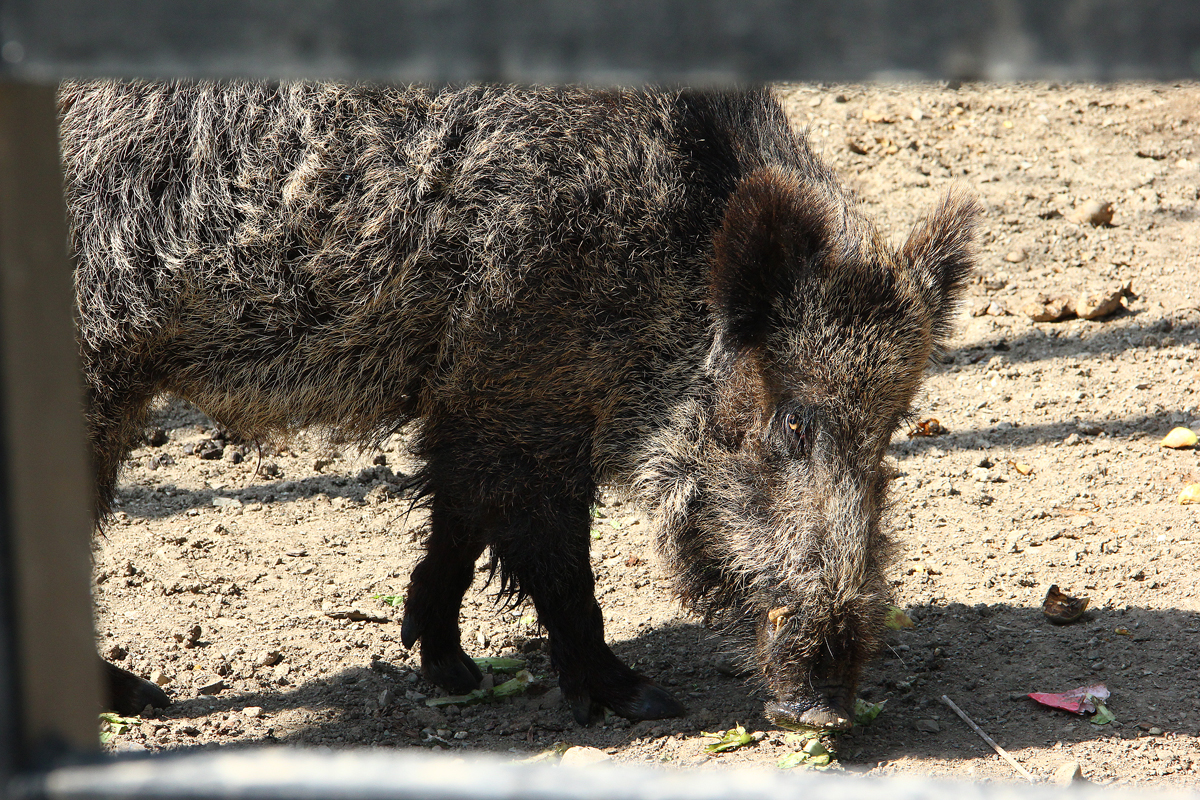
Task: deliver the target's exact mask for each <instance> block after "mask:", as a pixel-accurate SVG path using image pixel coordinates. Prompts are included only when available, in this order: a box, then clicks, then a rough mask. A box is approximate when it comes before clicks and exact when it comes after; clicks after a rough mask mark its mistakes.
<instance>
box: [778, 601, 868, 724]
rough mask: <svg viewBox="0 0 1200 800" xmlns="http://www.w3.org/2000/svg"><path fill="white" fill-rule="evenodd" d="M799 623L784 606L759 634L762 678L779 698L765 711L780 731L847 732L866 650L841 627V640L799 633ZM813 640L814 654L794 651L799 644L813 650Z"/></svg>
mask: <svg viewBox="0 0 1200 800" xmlns="http://www.w3.org/2000/svg"><path fill="white" fill-rule="evenodd" d="M798 622H799V620H795V619H793V612H792V609H790V608H788V607H786V606H780V607H776V608H772V609H771V610H769V611H768V612H767V616H766V625H765V626H764V629H763V630H762V632H761V634H760V635H761V636H762V637H763V639H765V640H766V642H763V644H766V648H764V649H765V650H766V652H765V653H763V655H764V656H765V658H764V659H763V662H764V663H763V666H764V677H765V678H766V682H767V684H768V685H769V686H770V688H771V689H772V690H773V692H774V693H775V696H776V698H777V699H776V700H775V701H773V702H769V703H767V705H766V708H765V709H764V713H765V714H766V716H767V718H768V719H770V720H771V721H772V722H773V723H775V724H776V725H779V726H780V727H783V728H818V729H822V730H829V731H844V730H848V729H849V728H850V727H851V726H852V725H853V724H854V713H853V708H854V697H855V692H856V691H857V689H858V677H859V671H860V666H861V664H862V663H863V662H864V661H865V660H866V658H869V653H867V652H865V651H867V650H869V649H870V648H869V647H864V646H863V645H864V644H865V642H861V641H859V642H858V643H857V645H856V644H855V639H856V638H857V637H854V636H852V635H851V636H847V635H846V634H848V633H849V631H847V630H845V629H842V630H841V631H840V632H841V634H842V635H841V636H838V635H834V636H823V637H822V636H812V633H813V632H812V631H801V630H799V628H800V627H801V625H799V624H797V623H798ZM847 639H848V641H847ZM760 641H761V640H760ZM814 641H815V642H820V644H819V645H817V647H819V650H817V652H812V650H811V649H809V648H808V647H801V650H802V651H804V650H807V651H808V654H807V656H806V655H803V654H802V652H796V651H795V650H793V648H795V647H796V644H797V642H807V643H809V644H810V646H811V644H812V643H813V642H814ZM789 651H791V652H789Z"/></svg>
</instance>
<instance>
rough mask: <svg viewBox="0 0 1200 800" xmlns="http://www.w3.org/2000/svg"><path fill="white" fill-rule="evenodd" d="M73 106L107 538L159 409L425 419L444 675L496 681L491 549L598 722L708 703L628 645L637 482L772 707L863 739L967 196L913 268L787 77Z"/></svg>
mask: <svg viewBox="0 0 1200 800" xmlns="http://www.w3.org/2000/svg"><path fill="white" fill-rule="evenodd" d="M60 99H61V108H62V113H63V123H62V143H63V159H64V164H65V168H66V174H67V201H68V207H69V210H70V214H71V220H72V231H73V243H74V247H75V250H76V253H77V255H78V260H79V263H78V268H77V272H76V289H77V293H78V300H79V327H80V330H79V338H80V348H81V352H82V355H83V362H84V369H85V373H86V378H87V383H88V392H89V394H88V423H89V434H90V439H91V443H92V450H93V454H94V461H95V466H96V471H97V501H96V505H97V513H98V517H99V518H101V519H102V518H103V517H104V515H106V514H107V513H108V511H109V509H110V503H111V499H112V496H113V492H114V488H115V483H116V478H117V473H118V469H119V466H120V463H121V461H122V460H123V459H124V457H125V456H126V455H127V454H128V452H129V448H130V447H131V445H132V442H133V441H134V440H135V437H136V436H137V434H138V433H139V432H140V430H141V426H142V424H143V420H144V415H145V411H146V408H147V405H148V404H149V402H150V401H151V400H152V399H153V398H154V397H155V396H156V395H158V394H160V393H163V392H169V393H172V394H175V395H178V396H180V397H184V398H186V399H188V400H191V401H192V402H194V403H195V404H196V405H198V406H199V407H200V408H201V409H203V410H204V411H205V412H206V413H208V414H209V415H210V416H212V417H213V418H214V419H216V420H217V421H218V422H220V423H221V424H223V425H225V426H227V427H228V428H230V429H232V430H235V431H237V432H238V433H240V434H242V435H244V436H247V437H254V438H260V439H261V438H267V437H274V436H285V435H287V434H288V433H289V432H291V431H294V430H297V429H300V428H305V427H311V426H319V427H324V428H326V429H328V430H330V431H332V432H333V433H335V434H336V435H338V436H340V437H343V438H348V439H351V440H357V441H360V442H364V443H368V442H371V441H373V440H375V439H377V438H379V437H381V436H383V435H386V434H388V433H390V432H392V431H395V430H398V429H399V428H401V427H403V426H405V425H407V424H409V423H412V422H416V423H417V425H418V428H417V435H416V437H415V441H414V444H413V447H414V451H415V452H416V453H417V454H419V455H420V456H422V458H423V459H424V463H425V466H424V468H423V471H422V473H421V475H420V485H421V490H422V492H423V494H424V496H425V497H426V500H427V502H428V504H429V506H430V513H431V522H430V524H431V532H430V536H429V540H428V542H427V553H426V556H425V558H424V559H423V560H422V562H421V563H420V564H419V565H418V566H417V568H416V569H415V570H414V573H413V577H412V586H411V587H410V591H409V594H408V601H407V606H406V611H405V622H404V626H403V638H404V640H405V642H406V643H407V644H409V645H412V644H413V643H415V642H416V641H418V640H419V641H420V643H421V652H422V661H423V664H424V667H425V670H426V672H427V674H429V675H430V677H431V678H433V679H434V680H435V681H437V682H438V683H440V684H442V685H444V686H446V687H448V688H451V689H455V690H458V689H465V688H473V686H474V685H475V684H476V682H477V680H478V677H479V676H478V672H477V670H476V669H475V667H474V665H473V663H472V662H471V660H470V659H469V658H467V656H466V654H465V653H464V652H463V651H462V649H461V646H460V644H459V631H458V621H457V618H458V608H459V605H460V603H461V599H462V595H463V593H464V592H465V591H466V589H467V588H468V586H469V584H470V578H471V574H472V565H473V564H474V562H475V560H476V559H477V558H478V557H479V556H480V555H481V553H482V552H483V551H484V550H485V549H487V550H489V551H490V554H491V557H492V559H493V563H494V564H495V565H496V566H497V568H498V570H499V572H500V575H501V580H502V586H503V587H504V589H505V590H506V591H508V592H511V593H515V594H517V595H524V596H528V597H530V598H531V599H532V601H533V603H534V605H535V607H536V608H537V610H538V614H539V619H540V620H541V622H542V624H543V625H545V627H546V628H547V631H548V632H549V636H550V642H551V657H552V661H553V663H554V665H555V666H556V667H557V669H558V670H559V673H560V681H561V683H562V686H563V689H564V693H565V694H566V696H567V698H568V699H569V700H570V702H571V704H572V707H573V709H574V711H575V714H576V717H577V718H579V719H580V720H583V721H586V720H587V719H588V718H589V717H590V716H591V715H594V714H595V713H596V712H597V711H598V710H599V709H600V708H601V707H608V708H611V709H613V710H614V711H617V712H618V713H621V714H623V715H625V716H628V717H632V718H650V717H657V716H664V715H669V714H676V713H680V711H681V710H682V709H681V707H680V706H679V705H678V703H677V702H676V701H675V700H674V699H673V698H671V697H670V695H669V694H668V693H666V692H665V691H664V690H662V689H661V688H659V687H657V686H655V685H654V684H653V683H652V682H650V681H649V680H647V679H646V678H644V677H642V676H640V675H637V674H636V673H634V672H633V671H631V670H630V669H629V668H628V667H626V666H625V665H624V664H622V663H621V662H620V661H619V660H618V659H617V658H616V657H615V656H614V655H613V654H612V652H611V651H610V650H609V649H608V647H607V646H606V645H605V644H604V641H603V627H602V620H601V616H600V610H599V607H598V606H597V605H596V602H595V599H594V595H593V590H592V587H593V576H592V572H591V568H590V565H589V563H588V543H589V538H588V523H589V516H588V507H589V506H590V504H591V503H592V502H593V501H594V498H595V494H596V487H597V485H598V484H599V483H601V482H606V481H616V482H623V481H628V480H630V479H633V480H634V483H635V485H636V486H637V488H638V491H639V493H640V494H641V495H642V497H643V498H644V500H645V502H646V503H647V504H648V506H649V507H651V508H652V509H653V510H654V513H655V517H656V519H657V523H658V525H659V529H660V532H661V533H660V540H661V545H662V548H663V551H664V553H665V554H666V555H667V558H668V561H669V562H670V564H671V566H672V567H673V568H674V570H675V571H676V574H677V575H678V578H679V589H680V593H681V595H682V597H683V598H684V600H685V602H687V603H688V604H689V605H690V606H692V607H693V608H695V609H696V610H698V611H699V612H700V613H702V614H704V615H705V616H706V617H708V618H710V619H712V620H713V621H715V622H720V623H723V624H724V625H725V626H726V628H727V629H728V630H730V631H731V632H733V633H735V634H738V635H740V636H741V638H743V639H744V640H745V641H746V642H747V646H748V648H749V650H750V653H751V660H752V662H753V663H754V664H755V665H756V668H757V669H758V670H759V672H760V674H762V676H763V678H764V679H765V680H766V682H767V683H768V685H770V686H771V688H772V689H773V690H774V691H775V693H776V695H777V696H778V698H779V704H778V705H779V708H777V709H775V711H774V712H773V713H775V714H776V716H777V718H779V719H781V720H782V721H785V722H786V721H789V720H791V719H793V718H795V719H799V718H801V717H803V716H804V715H806V714H807V715H808V716H807V717H805V719H806V720H809V721H811V720H813V719H816V720H817V722H819V723H821V724H827V723H828V724H834V723H832V722H830V720H834V719H840V717H838V716H837V715H838V714H840V713H843V712H844V709H845V706H846V703H847V702H848V698H851V697H852V694H853V691H854V686H855V684H856V682H857V675H858V670H859V669H860V667H861V665H862V663H863V662H864V661H865V660H866V659H867V658H868V657H869V656H870V654H871V653H872V652H873V650H874V648H875V646H876V642H877V632H878V631H879V629H880V628H881V622H882V620H881V616H882V613H883V598H884V597H885V596H886V583H885V581H884V579H883V569H884V565H885V564H886V560H887V555H888V552H889V547H890V546H889V543H888V540H887V537H886V535H885V534H884V533H883V532H882V531H881V530H880V528H879V518H880V514H881V510H882V508H883V505H884V502H885V498H884V493H885V487H886V483H887V479H886V476H885V475H884V473H883V468H882V467H881V459H882V455H883V451H884V448H885V447H886V445H887V442H888V439H889V437H890V435H891V433H892V431H893V430H894V429H895V427H896V426H897V425H898V424H899V421H900V420H901V418H902V417H903V416H904V414H905V413H906V412H907V409H908V406H909V403H910V402H911V400H912V397H913V395H914V393H915V392H916V389H917V386H918V384H919V381H920V378H921V374H922V371H923V368H924V365H925V364H926V362H927V361H928V359H929V357H930V355H931V354H932V353H933V352H934V351H935V349H936V347H937V346H938V345H939V343H940V342H941V341H942V340H943V339H944V337H945V335H946V332H947V328H948V325H949V318H950V311H951V307H952V306H953V303H954V299H955V297H956V296H957V294H958V292H959V291H960V289H961V286H962V283H963V281H964V279H965V276H966V274H967V271H968V269H969V261H970V259H969V248H970V241H971V223H972V219H973V216H974V214H975V211H974V207H973V205H972V204H971V203H970V202H969V201H967V200H964V199H962V198H957V197H953V196H952V197H950V198H948V199H947V200H946V202H945V203H944V204H943V206H942V207H941V208H940V209H938V211H937V212H935V214H934V215H933V216H932V217H930V219H929V220H928V221H927V222H926V223H925V224H924V225H923V226H920V227H918V229H917V230H916V231H915V232H914V233H913V235H912V236H911V237H910V238H909V240H908V242H907V243H906V244H905V245H904V247H903V248H901V250H900V251H898V252H897V251H893V250H892V249H891V248H889V247H888V246H887V245H886V244H885V243H884V242H883V241H882V240H881V238H880V237H879V235H878V234H877V233H876V232H875V229H874V228H873V227H872V226H871V224H870V223H869V222H868V221H867V220H866V219H865V218H863V217H862V215H861V214H860V213H859V212H858V211H857V209H856V208H855V207H854V205H853V204H852V203H851V202H850V200H849V199H848V198H847V196H846V195H845V193H844V192H843V191H842V190H841V189H840V188H839V187H838V185H837V182H836V180H835V179H834V176H833V174H832V173H831V172H830V170H829V169H828V168H827V167H825V166H824V165H823V164H821V163H820V162H819V161H818V160H817V159H816V158H815V157H814V156H813V154H812V153H811V151H810V150H809V148H808V145H807V143H806V141H805V139H804V137H803V136H801V135H797V134H795V133H793V132H792V131H791V130H790V129H789V127H788V125H787V122H786V119H785V118H784V115H783V113H782V110H781V109H780V108H779V106H778V104H777V103H776V102H775V100H774V99H773V97H772V96H771V95H770V93H769V92H766V91H745V92H729V93H702V92H692V91H682V92H670V91H655V90H646V91H625V90H613V91H595V90H587V89H580V88H561V89H552V88H535V89H514V88H506V87H466V88H453V89H427V88H419V87H414V88H383V87H371V86H356V87H351V86H339V85H326V84H283V85H272V84H247V83H238V84H229V85H214V84H204V83H177V84H151V83H112V82H106V83H75V84H67V85H65V86H64V87H63V89H62V92H61V95H60ZM778 609H784V611H783V612H779V611H778ZM780 709H782V710H780ZM835 712H836V713H835ZM814 714H815V715H816V716H815V717H814ZM821 715H824V716H821ZM831 715H832V716H831Z"/></svg>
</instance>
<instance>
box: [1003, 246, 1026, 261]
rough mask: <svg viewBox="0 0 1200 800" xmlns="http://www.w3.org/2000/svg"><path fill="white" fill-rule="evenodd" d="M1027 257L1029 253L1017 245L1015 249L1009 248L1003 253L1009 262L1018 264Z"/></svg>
mask: <svg viewBox="0 0 1200 800" xmlns="http://www.w3.org/2000/svg"><path fill="white" fill-rule="evenodd" d="M1027 258H1029V254H1028V253H1026V252H1025V248H1024V247H1018V248H1017V249H1016V250H1009V251H1008V252H1007V253H1005V254H1004V260H1005V261H1007V262H1008V263H1010V264H1020V263H1021V262H1022V261H1024V260H1025V259H1027Z"/></svg>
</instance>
